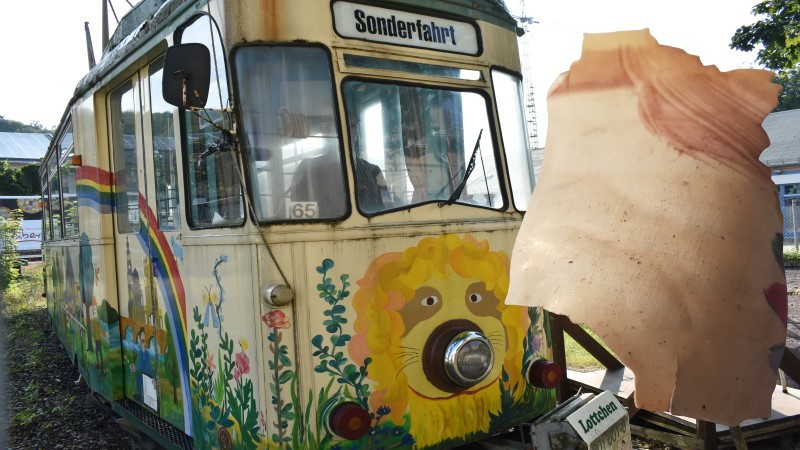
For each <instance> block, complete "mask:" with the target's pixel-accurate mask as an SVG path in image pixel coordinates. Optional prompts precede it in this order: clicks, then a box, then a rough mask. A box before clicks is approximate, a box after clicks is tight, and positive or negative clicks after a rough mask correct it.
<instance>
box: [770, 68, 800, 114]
mask: <svg viewBox="0 0 800 450" xmlns="http://www.w3.org/2000/svg"><path fill="white" fill-rule="evenodd" d="M772 81H773V82H775V83H778V84H780V85H781V86H783V91H781V93H780V94H779V95H778V107H777V108H775V111H787V110H790V109H800V68H797V67H796V68H794V69H786V70H782V71H780V72H778V74H777V75H776V76H775V78H774V79H773V80H772Z"/></svg>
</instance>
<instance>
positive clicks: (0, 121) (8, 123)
mask: <svg viewBox="0 0 800 450" xmlns="http://www.w3.org/2000/svg"><path fill="white" fill-rule="evenodd" d="M0 132H5V133H49V132H51V130H48V129H46V128H45V127H44V126H42V124H41V123H39V122H37V121H33V122H31V123H29V124H27V125H25V124H24V123H22V122H18V121H16V120H11V119H6V118H5V117H3V116H0Z"/></svg>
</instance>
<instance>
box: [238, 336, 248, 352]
mask: <svg viewBox="0 0 800 450" xmlns="http://www.w3.org/2000/svg"><path fill="white" fill-rule="evenodd" d="M239 346H240V347H242V350H244V351H247V349H248V348H249V347H250V344H248V343H247V341H246V340H245V339H244V338H239Z"/></svg>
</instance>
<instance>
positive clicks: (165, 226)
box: [149, 59, 181, 230]
mask: <svg viewBox="0 0 800 450" xmlns="http://www.w3.org/2000/svg"><path fill="white" fill-rule="evenodd" d="M163 67H164V61H163V59H162V60H159V61H157V62H156V63H155V64H152V65H151V66H150V76H149V81H150V124H151V129H152V130H153V142H152V144H153V145H152V149H153V166H154V168H155V171H154V174H155V184H156V214H157V216H158V226H159V228H160V229H161V230H177V229H180V227H181V221H180V213H179V211H180V199H179V198H178V164H177V162H176V158H175V123H174V118H173V115H172V113H173V108H172V106H171V105H170V104H168V103H167V102H166V101H164V97H163V96H161V95H158V93H159V92H160V89H161V79H162V77H163V73H164V71H163ZM154 92H155V93H156V95H154V94H153V93H154Z"/></svg>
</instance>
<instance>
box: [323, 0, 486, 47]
mask: <svg viewBox="0 0 800 450" xmlns="http://www.w3.org/2000/svg"><path fill="white" fill-rule="evenodd" d="M333 23H334V28H335V29H336V32H337V33H339V34H340V35H341V36H343V37H347V38H355V39H363V40H366V41H372V42H381V43H386V44H394V45H404V46H409V47H418V48H427V49H432V50H442V51H447V52H455V53H464V54H467V55H477V54H478V53H479V51H480V47H479V45H478V41H479V39H478V30H477V27H476V25H474V24H472V23H469V22H460V21H457V20H450V19H443V18H441V17H434V16H428V15H425V14H416V13H410V12H406V11H397V10H393V9H386V8H380V7H377V6H369V5H361V4H358V3H350V2H336V3H334V4H333Z"/></svg>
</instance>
